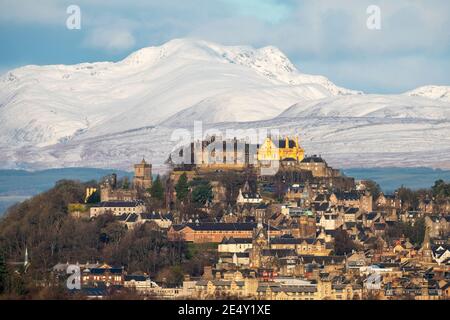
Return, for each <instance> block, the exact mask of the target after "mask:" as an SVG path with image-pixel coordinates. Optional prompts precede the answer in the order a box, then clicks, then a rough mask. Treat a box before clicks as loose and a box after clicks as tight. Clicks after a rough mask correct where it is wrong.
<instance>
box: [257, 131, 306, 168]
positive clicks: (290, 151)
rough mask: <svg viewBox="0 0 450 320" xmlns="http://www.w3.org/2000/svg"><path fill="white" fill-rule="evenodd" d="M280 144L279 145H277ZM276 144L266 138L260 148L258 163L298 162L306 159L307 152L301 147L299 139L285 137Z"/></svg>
mask: <svg viewBox="0 0 450 320" xmlns="http://www.w3.org/2000/svg"><path fill="white" fill-rule="evenodd" d="M276 142H278V144H276ZM276 142H275V143H274V141H273V139H272V138H266V139H265V140H264V142H263V144H262V145H261V146H259V148H258V161H283V160H287V161H297V162H300V161H302V160H303V158H304V157H305V150H304V149H303V148H302V147H301V146H300V144H299V142H298V137H295V139H292V138H289V137H285V138H283V139H278V141H276Z"/></svg>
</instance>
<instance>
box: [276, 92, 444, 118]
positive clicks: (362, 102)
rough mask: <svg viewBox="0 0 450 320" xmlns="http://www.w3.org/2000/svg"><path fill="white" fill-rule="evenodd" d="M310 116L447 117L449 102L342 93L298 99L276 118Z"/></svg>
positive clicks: (397, 96)
mask: <svg viewBox="0 0 450 320" xmlns="http://www.w3.org/2000/svg"><path fill="white" fill-rule="evenodd" d="M312 116H314V117H348V118H362V117H364V118H383V119H387V118H397V119H422V120H444V119H446V120H450V103H447V102H444V101H439V100H431V99H427V98H423V97H419V96H402V95H373V94H371V95H363V96H342V97H332V98H325V99H319V100H314V101H305V102H300V103H297V104H295V105H293V106H291V107H290V108H288V109H287V110H286V111H284V112H283V113H281V114H280V116H279V117H280V118H286V117H290V118H293V117H312Z"/></svg>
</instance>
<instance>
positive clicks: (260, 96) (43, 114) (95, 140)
mask: <svg viewBox="0 0 450 320" xmlns="http://www.w3.org/2000/svg"><path fill="white" fill-rule="evenodd" d="M427 88H428V89H427ZM448 92H449V90H448V87H435V86H434V87H424V88H419V89H417V90H414V91H411V92H408V93H405V94H402V95H365V94H363V93H361V92H357V91H353V90H348V89H345V88H340V87H338V86H336V85H334V84H333V83H332V82H331V81H330V80H328V79H327V78H325V77H323V76H316V75H306V74H303V73H301V72H299V71H298V70H297V69H296V68H295V66H294V65H293V64H292V63H291V62H290V61H289V59H288V58H287V57H286V56H285V55H284V54H283V53H282V52H280V51H279V50H278V49H277V48H274V47H265V48H261V49H253V48H251V47H246V46H233V47H230V46H222V45H219V44H216V43H211V42H206V41H201V40H193V39H177V40H172V41H170V42H168V43H166V44H164V45H162V46H160V47H149V48H144V49H141V50H139V51H136V52H134V53H133V54H131V55H129V56H128V57H127V58H125V59H124V60H122V61H119V62H116V63H113V62H100V63H84V64H79V65H73V66H65V65H52V66H26V67H22V68H18V69H15V70H12V71H10V72H8V73H6V74H4V75H3V76H2V77H1V78H0V135H1V137H2V139H1V141H0V167H3V168H5V167H7V168H16V167H27V168H45V167H60V166H95V167H117V168H125V169H128V168H129V166H130V163H131V162H132V161H135V160H138V159H139V158H141V157H142V155H145V156H146V158H149V159H150V160H151V161H152V162H153V163H154V164H155V165H156V167H157V166H158V164H162V163H163V161H164V160H165V158H166V157H167V154H168V152H169V151H170V150H171V148H172V146H173V142H170V141H169V140H170V135H171V133H172V132H173V131H174V129H176V128H185V127H191V126H192V124H193V122H194V121H196V120H200V121H203V124H204V127H205V129H208V128H209V129H211V128H220V129H222V130H224V129H226V128H235V129H243V128H252V127H253V128H278V129H281V130H282V131H283V132H284V133H293V132H297V133H299V134H300V135H301V137H302V138H303V139H304V143H305V147H306V149H307V152H309V153H322V154H324V155H326V156H327V157H328V158H329V159H331V161H332V164H337V165H343V166H346V167H349V166H353V165H362V164H364V165H368V166H370V165H392V164H396V165H402V164H406V165H428V166H437V167H450V162H447V160H445V159H444V158H443V157H439V159H437V157H436V151H437V150H438V151H439V150H442V148H444V149H445V148H447V149H450V140H449V139H450V138H448V137H450V130H449V125H448V123H449V119H450V102H449V101H448ZM380 126H382V127H380ZM374 128H377V129H376V130H375V131H373V130H374ZM380 128H382V131H381V130H379V129H380ZM377 135H378V136H377ZM381 138H382V139H381ZM380 139H381V140H383V139H384V141H385V144H389V145H391V146H394V145H395V148H394V147H392V148H391V147H383V142H380ZM392 139H395V143H394V144H393V143H392ZM411 144H412V145H413V146H414V148H412V145H411ZM419 146H420V147H419ZM411 148H412V149H411ZM439 148H440V149H439ZM361 150H364V152H365V154H368V153H367V152H368V151H367V150H369V151H371V156H370V158H369V159H367V161H366V162H364V161H363V160H364V159H365V158H364V157H363V158H362V157H361V153H360V152H359V151H361ZM372 151H373V152H372ZM386 152H387V153H388V155H387V154H386ZM411 152H418V154H421V155H422V156H423V157H424V158H423V160H421V161H418V162H416V163H411V162H410V157H409V155H412V154H411ZM433 152H435V153H433ZM351 154H353V155H354V156H351ZM449 154H450V152H449ZM386 159H390V160H389V161H388V162H386V161H385V160H386Z"/></svg>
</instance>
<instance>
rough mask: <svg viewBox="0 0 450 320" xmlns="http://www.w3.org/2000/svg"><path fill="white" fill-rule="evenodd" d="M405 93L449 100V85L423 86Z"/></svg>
mask: <svg viewBox="0 0 450 320" xmlns="http://www.w3.org/2000/svg"><path fill="white" fill-rule="evenodd" d="M405 94H406V95H409V96H418V97H425V98H430V99H437V100H442V101H447V102H450V86H424V87H419V88H417V89H414V90H411V91H408V92H406V93H405Z"/></svg>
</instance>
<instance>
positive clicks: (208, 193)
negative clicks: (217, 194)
mask: <svg viewBox="0 0 450 320" xmlns="http://www.w3.org/2000/svg"><path fill="white" fill-rule="evenodd" d="M192 199H193V200H194V202H195V203H197V204H200V205H204V204H205V203H206V202H208V201H211V200H212V199H213V192H212V187H211V185H210V184H209V182H207V183H201V184H198V185H197V186H195V188H194V190H193V191H192Z"/></svg>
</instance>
